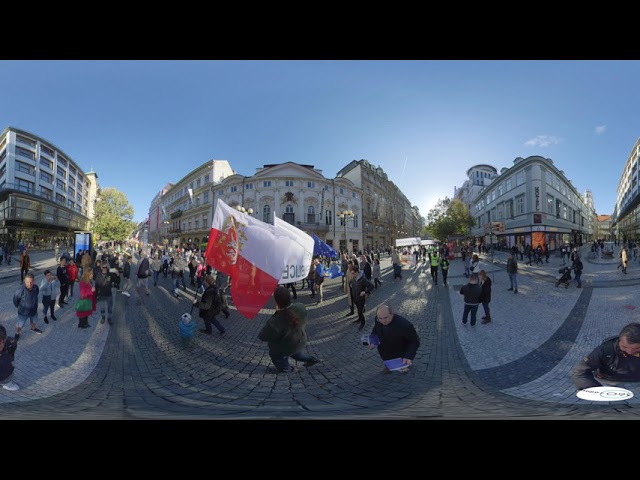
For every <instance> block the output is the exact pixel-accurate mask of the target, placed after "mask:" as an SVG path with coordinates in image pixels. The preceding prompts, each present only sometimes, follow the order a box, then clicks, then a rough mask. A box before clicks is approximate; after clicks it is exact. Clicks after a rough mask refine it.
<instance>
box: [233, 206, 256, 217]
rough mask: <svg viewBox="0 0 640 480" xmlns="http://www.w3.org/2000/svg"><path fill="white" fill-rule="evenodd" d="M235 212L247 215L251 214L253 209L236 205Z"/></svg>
mask: <svg viewBox="0 0 640 480" xmlns="http://www.w3.org/2000/svg"><path fill="white" fill-rule="evenodd" d="M236 210H238V211H239V212H242V213H248V214H249V215H251V214H253V208H249V209H246V208H244V207H243V206H241V205H236Z"/></svg>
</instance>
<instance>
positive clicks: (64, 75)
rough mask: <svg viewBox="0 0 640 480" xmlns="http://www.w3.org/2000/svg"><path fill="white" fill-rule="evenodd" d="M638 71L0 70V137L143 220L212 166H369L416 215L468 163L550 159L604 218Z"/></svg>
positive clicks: (150, 66)
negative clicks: (113, 194)
mask: <svg viewBox="0 0 640 480" xmlns="http://www.w3.org/2000/svg"><path fill="white" fill-rule="evenodd" d="M638 78H640V62H639V61H608V60H605V61H582V60H580V61H578V60H570V61H565V60H553V61H539V60H535V61H534V60H524V61H511V60H497V61H485V60H474V61H466V60H455V61H454V60H451V61H446V60H443V61H440V60H439V61H434V60H420V61H399V60H390V61H379V60H371V61H350V60H340V61H329V60H311V61H290V60H287V61H284V60H282V61H280V60H278V61H275V60H273V61H271V60H260V61H249V60H247V61H233V60H229V61H182V60H177V61H133V60H128V61H110V60H109V61H107V60H97V61H81V60H71V61H0V92H2V97H3V98H2V108H0V130H2V129H4V128H5V127H7V126H13V127H17V128H20V129H23V130H26V131H28V132H31V133H34V134H36V135H38V136H40V137H42V138H44V139H46V140H48V141H49V142H51V143H53V144H54V145H55V146H56V147H58V148H60V149H61V150H63V151H64V152H65V153H66V154H67V155H69V156H70V157H71V158H72V159H73V160H74V161H75V162H76V163H78V165H79V166H80V167H81V168H82V169H83V170H85V171H89V170H90V169H92V168H93V169H94V170H95V171H96V172H97V173H98V180H99V182H100V185H101V186H102V187H103V188H106V187H115V188H117V189H118V190H120V191H122V192H123V193H124V194H125V195H126V196H127V198H128V200H129V202H130V203H131V204H132V205H133V207H134V210H135V216H134V218H135V220H137V221H141V220H144V219H145V218H146V217H147V215H148V208H149V204H150V202H151V199H152V198H153V196H154V195H155V194H156V193H157V192H158V191H159V190H160V189H161V188H162V187H163V186H164V185H165V184H166V183H168V182H172V181H173V182H175V181H178V180H179V179H180V178H182V177H183V176H184V175H185V174H187V173H188V172H190V171H191V170H192V169H194V168H195V167H197V166H199V165H201V164H202V163H204V162H205V161H207V160H210V159H224V160H228V161H229V163H230V165H231V167H232V168H233V169H234V170H235V171H236V172H237V173H239V174H242V175H247V176H248V175H253V174H254V173H255V171H256V168H258V167H261V166H262V165H264V164H272V163H282V162H287V161H292V162H297V163H304V164H312V165H314V166H315V167H316V168H320V169H322V171H323V174H324V175H325V177H327V178H333V177H334V176H335V174H336V173H337V172H338V171H339V170H340V169H341V168H342V167H344V166H345V165H346V164H347V163H349V162H350V161H351V160H354V159H355V160H357V159H361V158H364V159H367V160H368V161H369V162H371V163H372V164H374V165H379V166H381V167H382V168H383V169H384V171H385V172H386V173H387V175H388V176H389V178H390V179H391V180H392V181H393V182H395V183H396V184H397V185H398V186H399V187H400V188H401V189H402V191H403V192H404V193H405V195H406V196H407V198H408V199H409V201H410V202H411V203H412V204H414V205H417V206H418V207H419V208H420V211H421V213H422V215H424V216H426V214H427V212H428V211H429V210H430V209H431V208H433V206H434V205H435V204H436V202H437V201H438V200H439V199H442V198H444V197H446V196H448V197H452V196H453V191H454V186H460V185H462V183H463V182H464V180H465V172H466V170H467V169H468V168H469V167H471V166H472V165H475V164H479V163H487V164H490V165H493V166H494V167H496V168H497V169H498V171H499V170H500V169H501V168H502V167H510V166H511V165H512V164H513V160H514V159H515V158H516V157H527V156H530V155H541V156H544V157H547V158H551V159H552V160H553V161H554V164H555V165H556V166H557V167H558V168H559V169H560V170H563V171H564V172H565V174H566V176H567V177H568V178H569V179H571V180H572V181H573V184H574V186H575V187H576V188H577V189H578V191H579V192H581V193H584V191H585V190H586V189H589V190H591V191H592V192H593V195H594V199H595V206H596V210H597V212H598V213H599V214H610V213H611V212H612V211H613V208H614V205H615V198H616V189H617V186H618V181H619V180H620V175H621V173H622V168H623V167H624V164H625V161H626V159H627V157H628V156H629V153H630V151H631V148H632V147H633V145H634V143H635V142H636V141H637V139H638V137H639V136H640V121H639V118H640V95H638V88H637V83H638Z"/></svg>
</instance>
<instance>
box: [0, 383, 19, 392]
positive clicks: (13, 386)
mask: <svg viewBox="0 0 640 480" xmlns="http://www.w3.org/2000/svg"><path fill="white" fill-rule="evenodd" d="M2 388H4V389H5V390H9V391H10V392H15V391H16V390H20V387H19V386H18V384H17V383H16V382H7V383H3V384H2Z"/></svg>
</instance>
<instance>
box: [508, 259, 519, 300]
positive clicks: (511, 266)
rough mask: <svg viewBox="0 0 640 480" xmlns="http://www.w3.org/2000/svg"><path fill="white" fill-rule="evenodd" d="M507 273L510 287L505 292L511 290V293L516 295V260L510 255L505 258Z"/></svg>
mask: <svg viewBox="0 0 640 480" xmlns="http://www.w3.org/2000/svg"><path fill="white" fill-rule="evenodd" d="M507 273H508V274H509V282H511V287H509V288H508V289H507V290H509V291H511V290H513V293H518V260H516V257H515V255H513V254H511V253H510V254H509V257H508V258H507Z"/></svg>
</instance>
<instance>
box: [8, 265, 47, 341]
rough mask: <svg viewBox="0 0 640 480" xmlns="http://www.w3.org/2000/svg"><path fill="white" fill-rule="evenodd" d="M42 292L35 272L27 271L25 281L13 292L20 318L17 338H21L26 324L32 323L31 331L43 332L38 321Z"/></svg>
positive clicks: (17, 325)
mask: <svg viewBox="0 0 640 480" xmlns="http://www.w3.org/2000/svg"><path fill="white" fill-rule="evenodd" d="M39 294H40V288H39V287H38V286H37V285H36V284H35V280H34V278H33V273H27V274H26V275H25V276H24V283H23V284H22V285H21V286H20V288H18V290H16V292H15V293H14V294H13V305H14V307H16V308H17V309H18V320H17V322H16V335H15V337H14V338H15V339H16V340H19V339H20V332H21V331H22V327H24V324H25V323H27V320H29V323H30V324H31V331H32V332H33V333H38V334H41V333H42V330H40V329H39V328H38V327H37V326H36V323H37V321H38V295H39Z"/></svg>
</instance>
